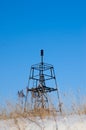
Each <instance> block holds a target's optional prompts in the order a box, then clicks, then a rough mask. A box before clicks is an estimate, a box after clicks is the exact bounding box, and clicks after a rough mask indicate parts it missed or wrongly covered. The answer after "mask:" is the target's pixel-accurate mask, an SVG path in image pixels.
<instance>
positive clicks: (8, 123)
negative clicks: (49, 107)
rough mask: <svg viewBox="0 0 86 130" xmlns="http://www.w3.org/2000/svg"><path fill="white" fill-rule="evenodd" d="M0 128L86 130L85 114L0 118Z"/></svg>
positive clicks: (16, 129)
mask: <svg viewBox="0 0 86 130" xmlns="http://www.w3.org/2000/svg"><path fill="white" fill-rule="evenodd" d="M0 130H86V115H71V116H65V117H61V116H59V117H56V118H54V117H51V118H49V117H47V118H46V119H40V118H36V119H34V118H33V119H32V118H31V119H30V118H29V117H28V118H19V119H16V118H15V119H8V120H1V119H0Z"/></svg>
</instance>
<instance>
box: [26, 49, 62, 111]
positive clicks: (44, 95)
mask: <svg viewBox="0 0 86 130" xmlns="http://www.w3.org/2000/svg"><path fill="white" fill-rule="evenodd" d="M40 55H41V62H40V63H38V64H35V65H32V66H31V69H30V76H29V81H28V87H27V93H26V101H25V104H26V103H27V102H29V101H28V100H30V102H31V103H32V106H31V107H32V108H31V109H34V108H36V109H38V108H48V107H49V99H48V93H51V92H56V93H57V99H58V104H59V111H60V112H61V105H60V99H59V93H58V88H57V82H56V77H55V72H54V67H53V65H51V64H47V63H44V61H43V56H44V51H43V50H41V54H40ZM47 81H54V87H49V85H48V83H49V82H48V83H47ZM29 95H30V96H29ZM57 99H56V100H57Z"/></svg>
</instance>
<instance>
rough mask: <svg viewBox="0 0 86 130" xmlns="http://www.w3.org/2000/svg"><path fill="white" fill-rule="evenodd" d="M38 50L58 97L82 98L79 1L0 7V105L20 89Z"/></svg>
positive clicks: (84, 42) (85, 89)
mask: <svg viewBox="0 0 86 130" xmlns="http://www.w3.org/2000/svg"><path fill="white" fill-rule="evenodd" d="M40 49H44V50H45V57H44V59H45V62H47V63H51V64H53V65H54V67H55V73H56V78H57V82H58V87H59V89H60V90H61V91H66V92H68V90H70V89H71V88H72V89H73V90H74V91H75V90H77V89H78V88H81V92H82V94H83V95H84V94H86V1H85V0H84V1H83V0H81V1H78V0H77V1H76V0H72V1H69V0H68V1H62V0H61V1H58V0H53V1H50V0H43V1H42V0H2V1H0V102H2V101H3V100H5V99H10V98H14V97H15V96H16V95H17V91H18V90H21V89H23V88H26V86H27V82H28V77H29V70H30V66H31V65H32V64H34V63H38V62H39V61H40V56H39V51H40Z"/></svg>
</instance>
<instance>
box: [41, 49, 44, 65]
mask: <svg viewBox="0 0 86 130" xmlns="http://www.w3.org/2000/svg"><path fill="white" fill-rule="evenodd" d="M43 56H44V50H41V64H42V65H43Z"/></svg>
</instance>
